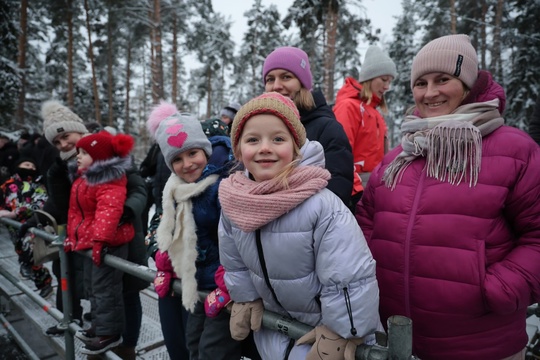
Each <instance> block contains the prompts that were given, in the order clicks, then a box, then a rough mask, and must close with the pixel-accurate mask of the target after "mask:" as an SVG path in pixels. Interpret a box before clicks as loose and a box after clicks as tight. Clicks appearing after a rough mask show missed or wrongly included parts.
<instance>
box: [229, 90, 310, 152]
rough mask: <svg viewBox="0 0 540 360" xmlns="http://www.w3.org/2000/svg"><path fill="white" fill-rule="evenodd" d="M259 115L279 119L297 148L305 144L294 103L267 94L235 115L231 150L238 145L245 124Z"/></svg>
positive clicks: (304, 131) (255, 99) (271, 93)
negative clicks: (268, 115)
mask: <svg viewBox="0 0 540 360" xmlns="http://www.w3.org/2000/svg"><path fill="white" fill-rule="evenodd" d="M259 114H271V115H275V116H277V117H278V118H280V119H281V120H282V121H283V122H284V123H285V125H287V128H288V129H289V131H290V132H291V134H292V136H293V138H294V142H295V143H296V145H297V146H298V147H299V148H301V147H302V146H303V145H304V143H305V142H306V129H305V128H304V125H302V123H301V122H300V113H299V112H298V109H297V108H296V105H294V102H293V101H292V100H291V99H289V98H288V97H285V96H283V95H281V94H279V93H277V92H268V93H264V94H262V95H260V96H258V97H256V98H254V99H251V100H250V101H248V102H247V103H246V104H245V105H244V106H242V107H241V108H240V110H238V112H237V113H236V116H235V117H234V121H233V124H232V129H231V142H232V147H233V149H236V146H237V145H238V141H239V139H240V136H241V135H242V131H243V129H244V126H245V124H246V122H247V121H248V120H249V119H250V118H252V117H253V116H255V115H259Z"/></svg>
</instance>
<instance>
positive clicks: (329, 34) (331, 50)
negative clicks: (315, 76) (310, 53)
mask: <svg viewBox="0 0 540 360" xmlns="http://www.w3.org/2000/svg"><path fill="white" fill-rule="evenodd" d="M332 3H333V2H332V1H330V2H329V4H328V12H327V13H326V24H325V25H326V26H325V27H326V51H325V56H324V80H323V81H324V90H325V97H326V100H327V101H328V102H329V103H333V102H334V66H335V62H336V34H337V27H338V19H339V16H338V12H339V10H338V9H337V7H335V6H333V4H332Z"/></svg>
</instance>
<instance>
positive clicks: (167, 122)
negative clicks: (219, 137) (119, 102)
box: [146, 101, 212, 172]
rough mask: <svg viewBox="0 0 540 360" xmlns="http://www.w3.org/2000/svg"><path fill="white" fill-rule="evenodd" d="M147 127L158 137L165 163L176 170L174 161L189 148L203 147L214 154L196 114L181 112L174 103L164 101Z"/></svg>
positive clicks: (205, 150) (153, 112)
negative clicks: (173, 164) (173, 165)
mask: <svg viewBox="0 0 540 360" xmlns="http://www.w3.org/2000/svg"><path fill="white" fill-rule="evenodd" d="M146 128H147V129H148V131H149V132H150V134H152V136H153V137H154V138H155V139H156V141H157V143H158V145H159V148H160V150H161V153H162V154H163V157H164V158H165V163H166V164H167V166H168V167H169V169H170V170H171V171H173V172H174V170H173V167H172V161H173V160H174V158H175V157H176V156H177V155H178V154H180V153H182V152H184V151H187V150H191V149H202V150H203V151H204V152H205V153H206V156H207V157H210V155H212V144H211V143H210V141H209V140H208V138H207V137H206V135H205V134H204V131H203V128H202V124H201V122H200V121H199V120H197V119H196V118H195V116H193V115H191V114H188V113H180V112H178V109H177V108H176V106H175V105H174V104H171V103H168V102H165V101H162V102H161V103H160V104H159V105H158V106H156V107H155V108H154V109H153V110H152V112H151V113H150V116H149V117H148V121H147V122H146Z"/></svg>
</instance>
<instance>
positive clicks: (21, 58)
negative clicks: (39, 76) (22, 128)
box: [17, 0, 28, 124]
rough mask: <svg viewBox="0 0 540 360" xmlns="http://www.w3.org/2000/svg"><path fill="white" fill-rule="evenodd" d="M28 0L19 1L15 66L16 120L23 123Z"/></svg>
mask: <svg viewBox="0 0 540 360" xmlns="http://www.w3.org/2000/svg"><path fill="white" fill-rule="evenodd" d="M27 14H28V0H22V1H21V21H20V26H21V29H20V34H19V49H18V50H19V54H18V59H17V66H18V67H19V70H20V71H21V88H20V91H19V101H18V104H17V121H18V123H19V124H24V103H25V101H24V100H25V98H26V31H27V28H26V27H27V19H28V17H27Z"/></svg>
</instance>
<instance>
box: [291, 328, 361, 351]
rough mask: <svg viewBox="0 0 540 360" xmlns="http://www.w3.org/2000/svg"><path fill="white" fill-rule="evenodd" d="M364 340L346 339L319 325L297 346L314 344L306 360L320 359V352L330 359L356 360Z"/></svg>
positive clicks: (300, 340)
mask: <svg viewBox="0 0 540 360" xmlns="http://www.w3.org/2000/svg"><path fill="white" fill-rule="evenodd" d="M363 342H364V341H363V339H362V338H352V339H344V338H342V337H341V336H339V335H338V334H336V333H334V332H333V331H332V330H330V329H329V328H328V327H327V326H325V325H319V326H317V327H315V328H314V329H313V330H311V331H310V332H308V333H307V334H306V335H304V336H302V337H301V338H300V339H298V341H297V342H296V345H303V344H313V346H312V347H311V350H310V351H309V352H308V353H307V356H306V360H318V359H320V355H319V352H321V353H325V354H327V356H328V358H329V359H334V360H354V359H355V353H356V347H357V346H358V345H360V344H362V343H363Z"/></svg>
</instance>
